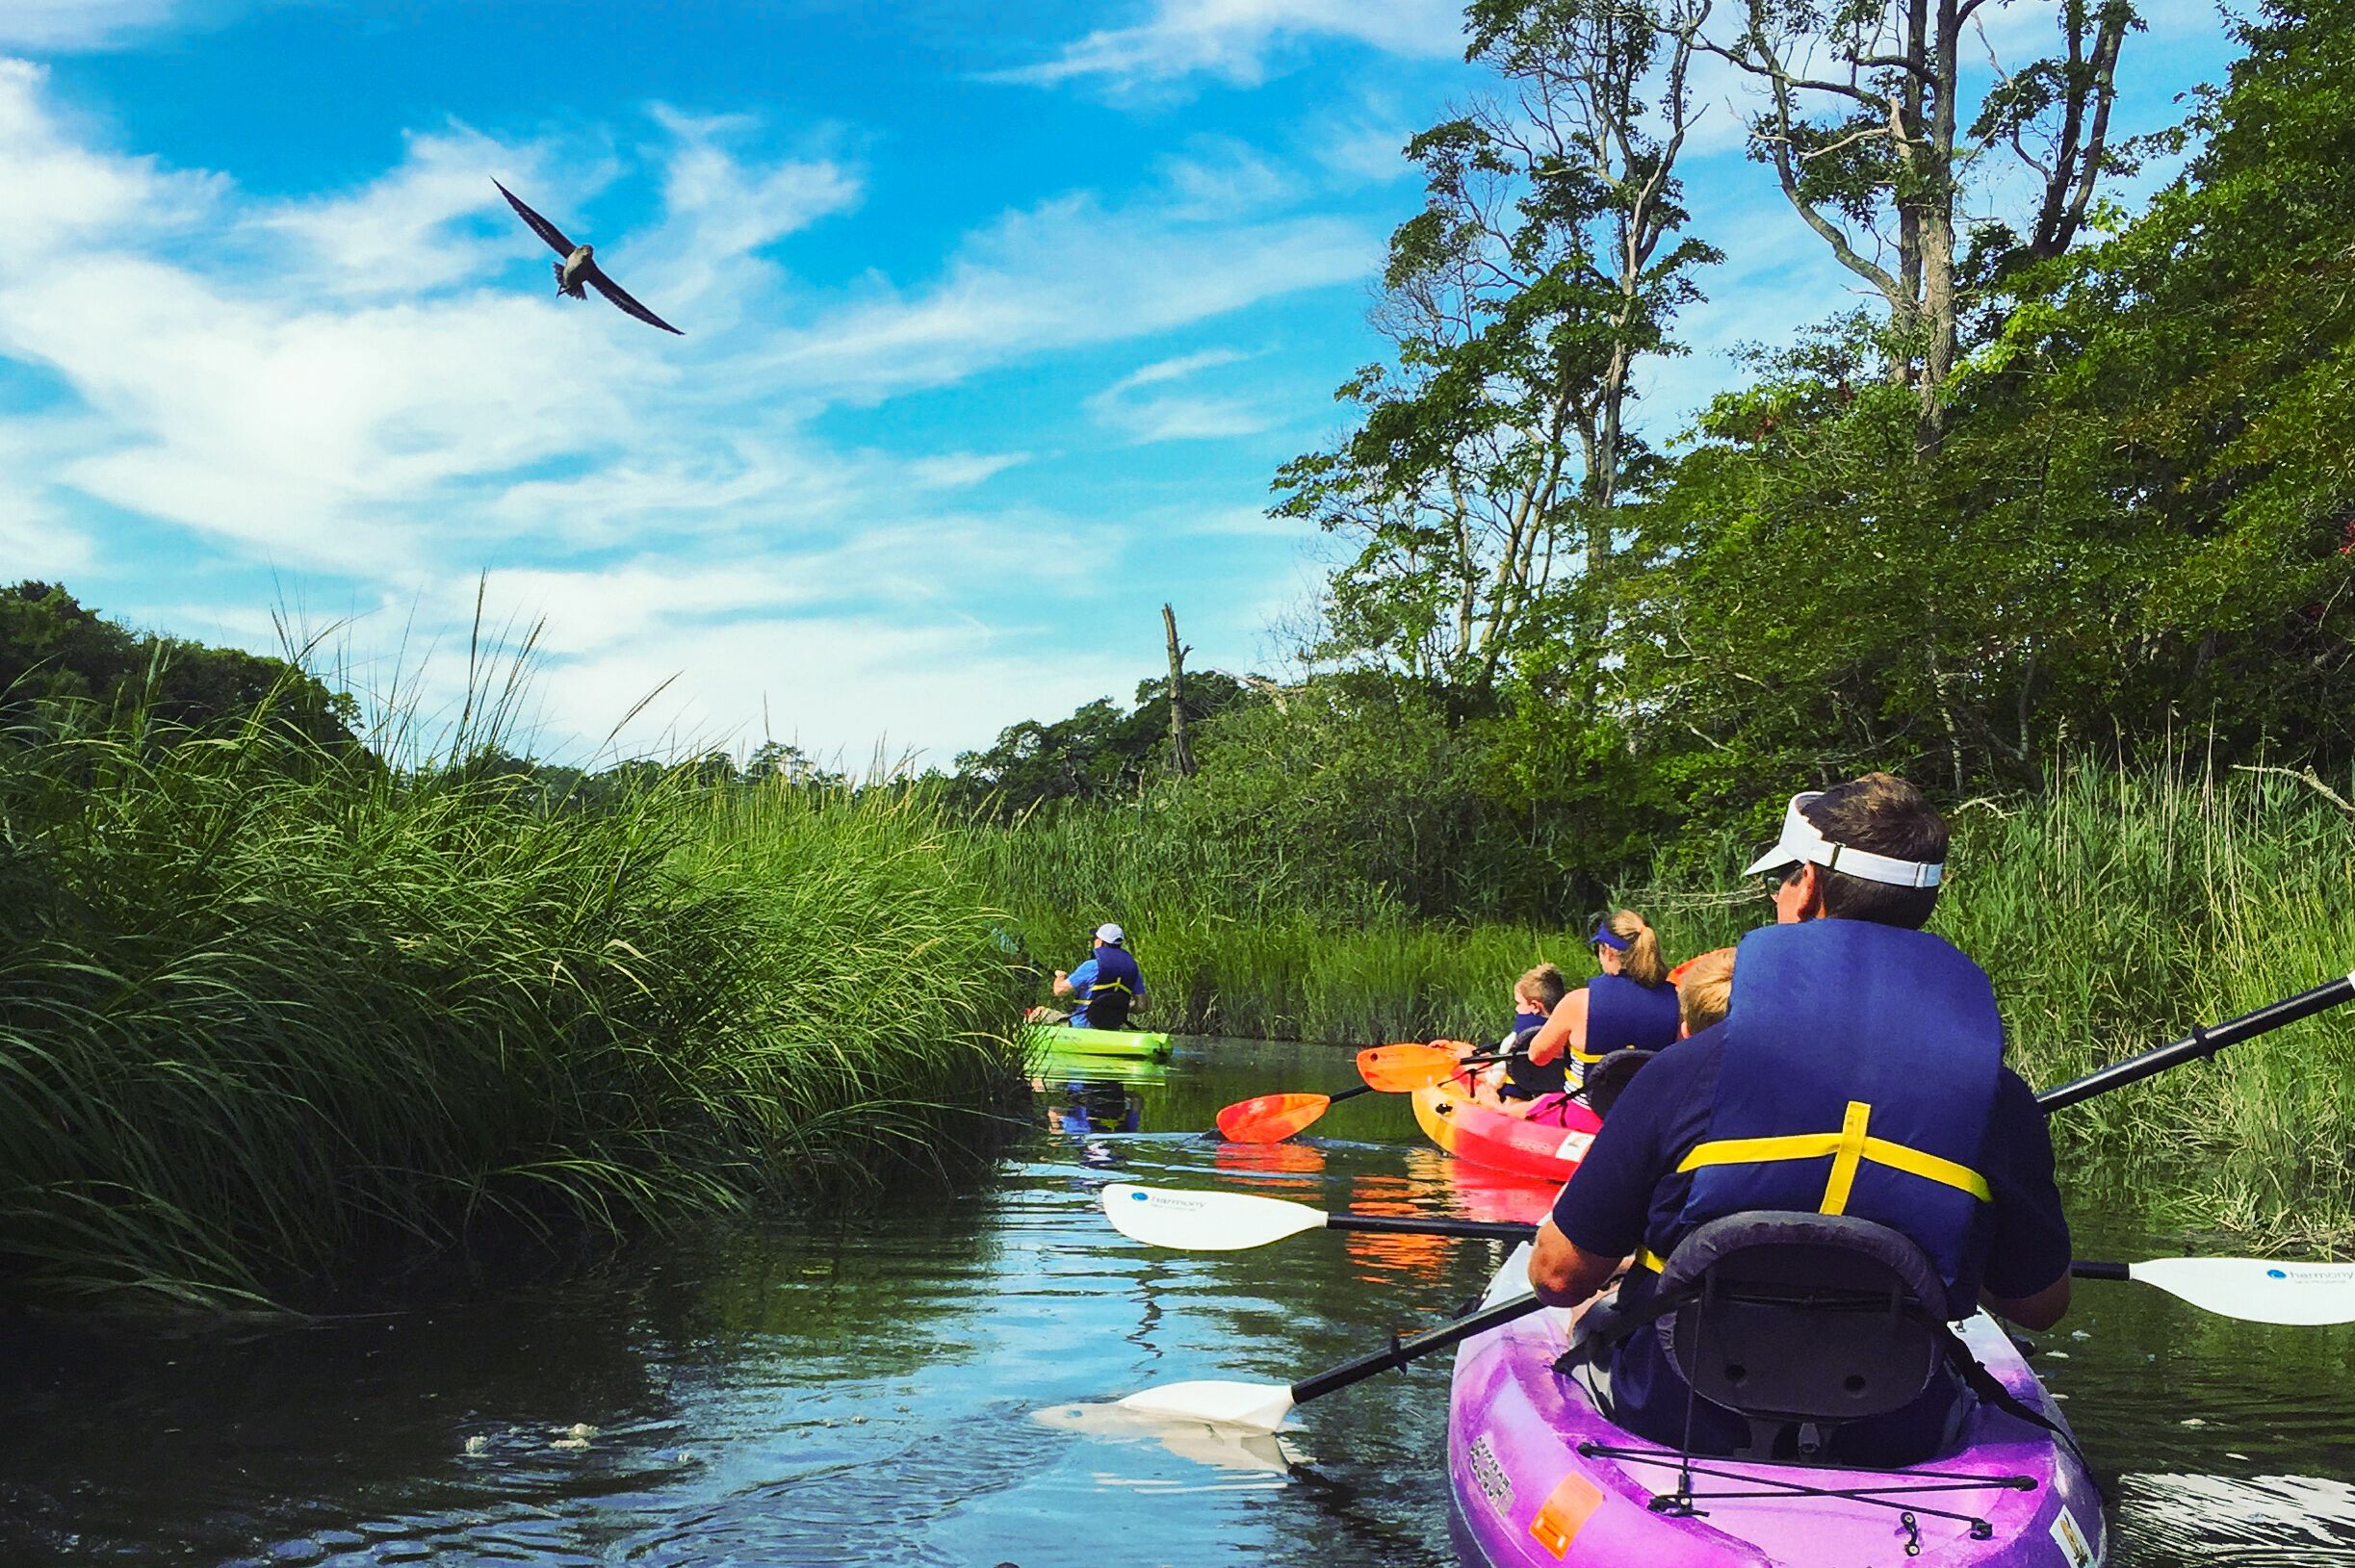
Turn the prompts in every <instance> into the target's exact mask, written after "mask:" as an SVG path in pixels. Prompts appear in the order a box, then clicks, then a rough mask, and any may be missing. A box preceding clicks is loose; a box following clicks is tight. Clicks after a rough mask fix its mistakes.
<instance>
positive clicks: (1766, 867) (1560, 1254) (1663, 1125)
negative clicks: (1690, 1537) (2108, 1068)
mask: <svg viewBox="0 0 2355 1568" xmlns="http://www.w3.org/2000/svg"><path fill="white" fill-rule="evenodd" d="M1946 850H1947V829H1946V824H1945V822H1944V821H1943V820H1942V819H1941V818H1940V817H1939V816H1938V814H1937V812H1936V811H1935V810H1932V809H1931V808H1930V806H1929V804H1928V802H1927V801H1925V800H1924V799H1923V798H1922V796H1921V794H1920V793H1919V792H1918V791H1916V790H1915V789H1914V788H1913V786H1912V785H1911V784H1906V783H1905V782H1904V781H1902V780H1901V779H1897V778H1895V777H1893V776H1891V775H1889V774H1885V773H1876V774H1869V775H1867V776H1866V777H1864V778H1862V779H1857V780H1854V781H1852V782H1850V783H1849V784H1841V785H1839V786H1837V787H1835V788H1832V789H1828V790H1824V791H1823V792H1821V793H1816V794H1803V795H1798V796H1795V797H1793V799H1792V801H1791V804H1790V807H1789V810H1787V811H1786V812H1785V814H1784V821H1783V833H1782V836H1781V838H1780V840H1779V841H1778V842H1777V843H1776V845H1775V847H1774V848H1773V849H1772V850H1770V851H1769V852H1768V853H1767V854H1766V855H1764V856H1762V857H1761V858H1760V859H1759V860H1758V861H1756V862H1755V863H1753V864H1752V865H1751V866H1750V868H1749V870H1750V872H1751V873H1763V874H1765V875H1766V877H1767V878H1768V881H1769V884H1770V887H1769V891H1770V893H1771V896H1772V897H1773V903H1774V912H1775V921H1776V923H1775V924H1774V925H1772V926H1766V927H1762V928H1760V929H1759V930H1756V931H1753V932H1751V933H1750V934H1749V935H1748V936H1747V937H1746V938H1743V941H1742V943H1741V945H1740V947H1739V948H1738V949H1737V962H1736V963H1735V965H1734V968H1733V977H1732V990H1731V1006H1730V1010H1729V1012H1728V1013H1727V1015H1726V1016H1725V1017H1724V1019H1723V1020H1722V1021H1721V1022H1719V1023H1716V1024H1713V1025H1711V1026H1710V1027H1708V1028H1705V1029H1702V1030H1700V1031H1699V1032H1698V1033H1696V1034H1694V1035H1692V1036H1691V1037H1690V1038H1688V1039H1685V1040H1682V1041H1677V1042H1676V1043H1675V1044H1672V1045H1669V1047H1667V1048H1666V1049H1664V1050H1662V1051H1660V1052H1659V1053H1658V1054H1657V1055H1655V1056H1654V1057H1652V1058H1651V1059H1650V1060H1649V1061H1648V1062H1647V1063H1645V1064H1644V1066H1643V1069H1642V1070H1641V1071H1640V1072H1638V1073H1637V1074H1636V1075H1635V1077H1634V1078H1633V1079H1632V1080H1631V1081H1629V1083H1628V1084H1627V1086H1626V1089H1625V1091H1624V1092H1623V1093H1622V1094H1621V1095H1620V1097H1619V1098H1618V1099H1617V1102H1616V1103H1614V1104H1613V1106H1612V1107H1611V1110H1610V1113H1609V1115H1608V1116H1607V1117H1606V1118H1605V1120H1604V1122H1603V1128H1602V1131H1601V1132H1600V1133H1598V1134H1597V1135H1596V1136H1595V1139H1594V1143H1593V1145H1592V1147H1591V1148H1590V1149H1589V1150H1588V1151H1587V1155H1586V1158H1585V1159H1584V1161H1583V1162H1581V1164H1580V1165H1579V1168H1578V1170H1577V1173H1576V1174H1575V1175H1573V1176H1572V1177H1571V1179H1570V1181H1569V1183H1568V1184H1567V1185H1566V1186H1565V1187H1564V1188H1563V1190H1562V1193H1561V1195H1559V1196H1558V1197H1557V1198H1556V1199H1555V1202H1554V1206H1553V1210H1552V1213H1551V1214H1550V1215H1549V1216H1548V1218H1547V1219H1546V1221H1545V1222H1544V1223H1543V1224H1542V1225H1540V1227H1539V1231H1538V1237H1537V1241H1536V1244H1535V1247H1534V1250H1533V1253H1532V1256H1531V1260H1530V1266H1529V1277H1530V1283H1531V1285H1532V1286H1533V1287H1534V1288H1535V1289H1536V1291H1537V1293H1538V1294H1539V1296H1540V1297H1541V1298H1543V1299H1545V1300H1546V1301H1548V1302H1550V1303H1553V1304H1556V1305H1577V1304H1579V1303H1582V1302H1584V1301H1586V1300H1587V1299H1589V1298H1592V1296H1594V1295H1595V1294H1596V1293H1597V1292H1598V1291H1600V1290H1601V1289H1602V1288H1603V1287H1604V1286H1605V1284H1606V1283H1607V1282H1608V1281H1609V1280H1610V1279H1611V1277H1612V1275H1613V1274H1614V1273H1615V1272H1617V1271H1618V1270H1619V1269H1620V1268H1621V1267H1622V1263H1623V1261H1625V1267H1626V1270H1627V1274H1626V1279H1625V1282H1624V1283H1623V1284H1622V1285H1621V1286H1620V1287H1619V1292H1618V1297H1617V1307H1618V1310H1619V1311H1620V1312H1621V1313H1632V1312H1633V1311H1634V1310H1635V1309H1636V1308H1637V1307H1638V1306H1640V1304H1641V1303H1642V1302H1643V1300H1645V1299H1646V1298H1649V1297H1650V1295H1651V1294H1652V1289H1653V1286H1654V1284H1655V1283H1656V1282H1657V1279H1658V1277H1659V1272H1660V1269H1661V1266H1662V1261H1663V1260H1664V1259H1666V1258H1667V1257H1668V1256H1669V1254H1670V1253H1671V1252H1673V1251H1674V1250H1675V1248H1676V1246H1677V1244H1678V1243H1679V1242H1680V1241H1682V1240H1683V1238H1684V1237H1685V1236H1686V1235H1688V1234H1690V1233H1691V1232H1692V1231H1693V1230H1694V1229H1695V1228H1696V1227H1698V1226H1699V1225H1701V1224H1702V1223H1704V1222H1706V1221H1711V1220H1716V1219H1721V1218H1723V1217H1724V1216H1726V1215H1729V1214H1742V1213H1754V1212H1757V1211H1761V1210H1782V1211H1789V1210H1802V1211H1813V1212H1819V1213H1824V1214H1849V1215H1854V1216H1857V1217H1859V1218H1862V1219H1866V1220H1871V1221H1876V1222H1878V1223H1880V1224H1882V1225H1886V1226H1889V1227H1891V1228H1893V1229H1895V1230H1898V1231H1900V1232H1902V1234H1903V1235H1905V1236H1906V1237H1907V1238H1908V1239H1909V1240H1911V1241H1912V1242H1913V1243H1914V1244H1915V1245H1916V1246H1917V1247H1920V1248H1921V1250H1922V1252H1923V1254H1924V1256H1925V1257H1926V1258H1927V1259H1928V1261H1929V1263H1930V1264H1931V1265H1932V1266H1933V1268H1934V1269H1935V1271H1936V1272H1937V1273H1938V1275H1939V1278H1940V1281H1941V1283H1942V1284H1943V1285H1944V1286H1945V1287H1946V1296H1947V1301H1948V1306H1949V1310H1950V1311H1951V1312H1953V1313H1954V1315H1955V1316H1957V1317H1962V1316H1967V1315H1969V1314H1970V1313H1971V1312H1972V1311H1973V1310H1975V1309H1976V1308H1977V1307H1979V1306H1981V1305H1983V1306H1985V1307H1987V1308H1988V1309H1989V1310H1991V1311H1993V1312H1996V1313H1998V1314H1999V1315H2001V1316H2003V1317H2006V1318H2008V1319H2010V1320H2011V1321H2012V1322H2014V1323H2017V1324H2021V1325H2022V1326H2024V1327H2028V1328H2048V1327H2050V1326H2052V1325H2053V1324H2055V1323H2057V1322H2058V1321H2059V1320H2060V1317H2061V1315H2062V1314H2063V1313H2065V1312H2066V1311H2067V1310H2068V1305H2069V1251H2070V1249H2069V1225H2068V1219H2067V1216H2066V1215H2065V1214H2064V1213H2063V1211H2062V1208H2061V1203H2060V1195H2059V1192H2058V1189H2057V1185H2056V1182H2055V1180H2054V1170H2053V1145H2052V1139H2051V1136H2050V1134H2049V1132H2048V1130H2047V1128H2046V1126H2045V1120H2044V1113H2043V1112H2042V1110H2040V1109H2039V1108H2038V1106H2037V1105H2036V1101H2035V1095H2034V1092H2032V1090H2031V1089H2030V1088H2029V1087H2028V1085H2027V1084H2026V1083H2025V1082H2024V1081H2023V1080H2022V1079H2021V1078H2020V1077H2019V1075H2018V1074H2016V1073H2014V1072H2013V1071H2012V1070H2011V1069H2010V1068H2009V1067H2006V1066H2004V1064H2003V1046H2004V1040H2003V1026H2002V1023H2001V1021H2000V1020H1999V1018H1998V1017H1997V1015H1996V1011H1995V1000H1994V993H1993V990H1992V988H1991V987H1990V986H1989V985H1988V983H1987V978H1986V976H1985V974H1984V973H1983V972H1981V971H1980V968H1979V966H1978V965H1977V964H1973V963H1972V962H1971V961H1970V960H1969V959H1967V958H1965V957H1964V956H1963V955H1962V954H1961V953H1959V952H1957V951H1956V950H1955V949H1954V948H1953V947H1952V946H1950V945H1948V944H1947V943H1946V942H1945V941H1943V940H1941V939H1940V938H1936V937H1933V936H1930V935H1929V934H1928V933H1927V932H1924V931H1923V930H1922V929H1921V927H1922V925H1923V924H1924V923H1925V922H1926V921H1927V920H1928V918H1929V913H1930V911H1931V908H1932V907H1933V906H1934V904H1935V903H1936V901H1937V897H1938V888H1939V886H1940V882H1941V879H1942V877H1943V874H1944V873H1943V862H1944V861H1945V858H1946ZM1626 1260H1632V1261H1626ZM1603 1356H1604V1357H1605V1358H1607V1364H1608V1371H1609V1394H1610V1401H1611V1406H1612V1408H1611V1415H1612V1419H1613V1420H1615V1421H1617V1423H1618V1424H1619V1425H1620V1426H1622V1427H1627V1428H1628V1429H1629V1430H1631V1431H1633V1432H1635V1433H1637V1434H1638V1435H1640V1436H1643V1437H1648V1438H1651V1439H1653V1440H1655V1441H1659V1442H1664V1443H1677V1442H1680V1441H1681V1440H1682V1439H1683V1438H1684V1436H1685V1434H1686V1429H1687V1423H1688V1422H1689V1423H1690V1424H1691V1427H1690V1430H1691V1436H1692V1440H1693V1446H1694V1449H1695V1451H1696V1452H1719V1453H1724V1452H1734V1451H1735V1450H1736V1449H1738V1448H1739V1447H1740V1445H1741V1444H1742V1442H1743V1441H1744V1440H1745V1437H1746V1428H1745V1427H1744V1424H1743V1423H1742V1421H1741V1420H1740V1418H1738V1417H1737V1416H1735V1415H1734V1414H1733V1413H1732V1412H1730V1411H1728V1410H1724V1409H1722V1408H1721V1407H1719V1406H1717V1405H1714V1404H1712V1403H1710V1402H1709V1401H1705V1400H1697V1399H1695V1398H1694V1397H1693V1395H1692V1391H1691V1389H1690V1388H1689V1386H1688V1385H1687V1384H1686V1383H1685V1381H1684V1379H1683V1377H1682V1376H1681V1375H1679V1374H1678V1372H1677V1370H1676V1368H1675V1366H1674V1364H1673V1363H1672V1362H1671V1361H1670V1360H1669V1357H1668V1354H1667V1352H1666V1350H1664V1349H1663V1347H1662V1346H1661V1343H1660V1339H1659V1336H1658V1335H1657V1334H1656V1333H1654V1332H1651V1331H1649V1330H1643V1331H1640V1332H1636V1333H1633V1334H1630V1335H1628V1336H1627V1337H1625V1338H1623V1339H1620V1340H1618V1341H1617V1343H1616V1344H1615V1345H1613V1346H1612V1347H1611V1348H1610V1349H1609V1350H1607V1351H1605V1352H1603ZM1966 1398H1968V1396H1967V1394H1966V1393H1965V1391H1964V1388H1963V1385H1962V1383H1961V1381H1960V1379H1959V1377H1958V1376H1956V1375H1953V1374H1952V1373H1951V1372H1950V1373H1948V1374H1945V1375H1941V1376H1940V1377H1939V1378H1938V1379H1936V1380H1935V1381H1934V1382H1933V1383H1932V1385H1931V1386H1930V1388H1929V1389H1928V1391H1927V1392H1926V1393H1925V1394H1924V1395H1923V1396H1922V1398H1921V1399H1919V1400H1917V1401H1914V1403H1913V1404H1912V1405H1909V1406H1907V1407H1906V1408H1904V1409H1902V1410H1899V1411H1896V1412H1893V1413H1892V1414H1889V1415H1886V1416H1880V1417H1876V1418H1873V1419H1871V1420H1868V1421H1859V1422H1855V1423H1851V1424H1850V1425H1849V1426H1847V1427H1842V1428H1840V1429H1839V1431H1838V1432H1836V1433H1835V1434H1834V1437H1833V1445H1832V1449H1831V1451H1830V1453H1831V1456H1832V1457H1833V1458H1835V1459H1840V1460H1844V1461H1848V1462H1858V1461H1861V1462H1868V1463H1875V1464H1887V1463H1904V1462H1909V1461H1910V1460H1912V1459H1918V1458H1928V1457H1929V1456H1931V1455H1932V1454H1934V1453H1935V1452H1937V1451H1938V1448H1939V1445H1940V1443H1941V1442H1942V1441H1943V1436H1944V1433H1945V1432H1946V1431H1947V1430H1948V1429H1949V1427H1950V1421H1951V1419H1952V1418H1953V1417H1954V1415H1955V1414H1956V1413H1958V1411H1959V1410H1960V1408H1961V1401H1964V1400H1965V1399H1966Z"/></svg>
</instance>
